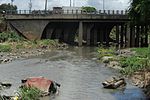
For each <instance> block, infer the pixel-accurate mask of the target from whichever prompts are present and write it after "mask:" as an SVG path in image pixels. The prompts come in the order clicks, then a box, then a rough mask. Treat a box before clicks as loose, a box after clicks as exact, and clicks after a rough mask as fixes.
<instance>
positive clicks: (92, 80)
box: [0, 47, 145, 100]
mask: <svg viewBox="0 0 150 100" xmlns="http://www.w3.org/2000/svg"><path fill="white" fill-rule="evenodd" d="M96 49H97V48H94V47H69V48H68V49H67V50H55V51H52V52H47V53H45V54H44V55H41V56H36V57H29V58H22V59H18V60H15V61H12V62H11V63H8V64H1V65H0V81H7V82H11V83H12V84H13V86H12V88H11V89H9V90H6V91H5V92H3V93H4V94H8V95H11V94H12V93H14V91H16V90H17V88H18V86H19V85H20V83H21V81H20V80H21V79H24V78H26V77H34V76H44V77H46V78H49V79H51V80H54V81H56V82H58V83H60V84H61V87H60V89H59V94H58V95H56V96H51V97H45V98H43V99H42V100H145V99H144V98H145V96H144V93H143V92H142V90H141V89H139V88H137V87H135V86H132V85H131V83H130V82H129V81H128V80H127V86H126V87H125V88H122V89H118V90H107V89H104V88H103V87H102V85H101V82H103V81H104V80H105V79H107V78H110V77H111V76H118V75H119V72H117V71H116V70H114V69H111V68H107V67H105V66H104V65H103V64H101V63H100V62H99V61H98V59H97V53H96Z"/></svg>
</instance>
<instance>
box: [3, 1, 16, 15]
mask: <svg viewBox="0 0 150 100" xmlns="http://www.w3.org/2000/svg"><path fill="white" fill-rule="evenodd" d="M16 10H17V6H16V5H11V4H10V3H8V4H1V5H0V12H1V13H2V12H3V11H7V13H15V12H16Z"/></svg>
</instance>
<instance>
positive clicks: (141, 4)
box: [129, 0, 150, 24]
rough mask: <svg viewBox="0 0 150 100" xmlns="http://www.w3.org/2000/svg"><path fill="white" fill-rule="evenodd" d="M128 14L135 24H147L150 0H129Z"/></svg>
mask: <svg viewBox="0 0 150 100" xmlns="http://www.w3.org/2000/svg"><path fill="white" fill-rule="evenodd" d="M129 16H130V18H131V19H132V21H133V22H134V23H135V24H147V22H148V20H149V18H150V0H131V4H130V7H129Z"/></svg>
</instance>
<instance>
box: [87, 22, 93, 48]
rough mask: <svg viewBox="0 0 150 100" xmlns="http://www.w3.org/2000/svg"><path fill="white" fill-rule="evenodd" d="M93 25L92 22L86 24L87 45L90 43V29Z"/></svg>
mask: <svg viewBox="0 0 150 100" xmlns="http://www.w3.org/2000/svg"><path fill="white" fill-rule="evenodd" d="M93 27H94V25H93V24H88V26H87V39H86V42H87V46H90V45H91V30H92V28H93Z"/></svg>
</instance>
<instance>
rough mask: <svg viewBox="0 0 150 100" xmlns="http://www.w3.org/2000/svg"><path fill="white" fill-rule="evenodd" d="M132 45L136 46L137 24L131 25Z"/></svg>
mask: <svg viewBox="0 0 150 100" xmlns="http://www.w3.org/2000/svg"><path fill="white" fill-rule="evenodd" d="M130 36H131V47H134V46H135V26H131V35H130Z"/></svg>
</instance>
